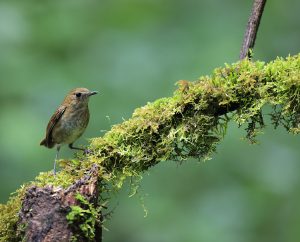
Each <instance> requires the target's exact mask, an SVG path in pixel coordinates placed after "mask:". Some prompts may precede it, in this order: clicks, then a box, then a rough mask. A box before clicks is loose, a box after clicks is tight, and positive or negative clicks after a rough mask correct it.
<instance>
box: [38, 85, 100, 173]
mask: <svg viewBox="0 0 300 242" xmlns="http://www.w3.org/2000/svg"><path fill="white" fill-rule="evenodd" d="M97 93H98V92H96V91H89V90H88V89H86V88H75V89H73V90H72V91H70V92H69V93H68V95H67V96H66V97H65V99H64V101H63V102H62V104H61V105H60V106H59V107H58V109H57V110H56V112H55V113H54V114H53V115H52V117H51V118H50V121H49V123H48V125H47V129H46V137H45V138H44V139H43V140H42V141H41V143H40V145H44V146H46V147H47V148H49V149H51V148H53V147H54V146H55V145H56V150H57V151H56V156H55V161H54V169H53V173H54V175H55V174H56V161H57V159H58V153H59V150H60V147H61V145H63V144H68V145H69V148H70V149H76V150H84V149H82V148H77V147H74V146H73V143H74V142H75V141H76V140H77V139H78V138H79V137H80V136H81V135H82V134H83V132H84V130H85V129H86V127H87V125H88V123H89V118H90V113H89V107H88V102H89V97H90V96H92V95H95V94H97Z"/></svg>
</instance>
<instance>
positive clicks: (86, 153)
mask: <svg viewBox="0 0 300 242" xmlns="http://www.w3.org/2000/svg"><path fill="white" fill-rule="evenodd" d="M92 153H93V152H92V151H91V150H90V149H84V150H83V154H85V155H90V154H92Z"/></svg>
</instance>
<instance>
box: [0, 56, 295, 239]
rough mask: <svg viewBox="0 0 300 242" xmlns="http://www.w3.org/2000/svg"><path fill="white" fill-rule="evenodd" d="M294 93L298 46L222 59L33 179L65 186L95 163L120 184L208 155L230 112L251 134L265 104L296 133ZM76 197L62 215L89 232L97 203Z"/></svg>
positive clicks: (9, 222)
mask: <svg viewBox="0 0 300 242" xmlns="http://www.w3.org/2000/svg"><path fill="white" fill-rule="evenodd" d="M299 95H300V54H298V55H296V56H292V57H290V56H289V57H287V58H286V59H283V58H277V59H276V60H275V61H273V62H270V63H269V64H264V63H263V62H259V61H257V62H251V61H248V60H246V59H245V60H243V61H240V62H237V63H235V64H232V65H226V66H225V67H224V68H218V69H216V70H215V71H214V72H213V75H212V76H211V77H207V76H206V77H200V78H199V80H197V81H195V82H187V81H182V82H180V83H179V88H178V90H176V91H175V93H174V96H173V97H169V98H162V99H158V100H156V101H155V102H153V103H148V104H147V105H146V106H144V107H141V108H138V109H136V110H135V112H134V113H133V115H132V118H130V119H128V120H126V121H124V122H123V123H121V124H118V125H114V126H113V127H112V129H111V130H110V131H109V132H107V133H106V134H105V135H104V136H103V137H98V138H94V139H92V141H91V144H90V147H89V149H90V150H91V151H92V152H91V153H90V154H89V155H88V156H86V157H80V158H79V159H81V160H82V161H81V162H78V161H77V160H73V161H71V162H70V161H68V162H61V165H62V167H63V171H61V172H60V173H59V174H58V175H57V176H55V177H54V176H53V175H52V174H51V173H41V174H40V175H39V176H38V177H37V178H36V180H35V181H34V182H32V184H36V185H39V186H44V185H46V184H47V185H49V184H52V185H54V186H62V187H67V186H68V185H70V184H71V183H72V182H74V181H75V180H76V179H78V178H79V177H81V176H82V175H83V174H84V173H85V172H86V171H87V170H88V169H89V168H90V167H91V166H92V165H93V164H95V163H97V164H98V165H99V167H100V171H99V176H100V177H101V179H102V180H103V182H104V183H106V184H107V183H111V184H112V189H119V188H120V187H122V184H123V182H124V180H125V179H126V178H128V177H131V178H137V179H141V174H142V172H144V171H145V170H147V169H149V167H151V166H154V165H156V164H157V163H159V162H160V161H164V160H177V161H179V162H181V161H183V160H185V159H187V158H188V157H194V158H198V159H202V160H205V159H208V158H210V157H211V154H212V153H213V152H214V151H215V149H216V144H217V143H218V142H219V141H220V140H221V139H222V138H223V137H224V135H225V133H226V130H227V123H228V122H229V121H230V120H234V121H235V122H237V123H238V124H239V125H242V124H247V125H248V127H247V128H246V131H247V135H246V137H247V138H248V139H249V140H250V141H251V142H254V141H255V136H256V134H257V133H259V132H261V129H262V127H263V126H264V120H263V118H262V107H263V106H264V105H266V104H267V105H271V106H272V107H273V112H272V113H271V114H270V116H271V120H272V123H273V125H274V127H275V128H276V127H278V126H279V125H282V126H284V127H285V128H286V129H287V131H288V132H291V133H295V134H296V133H299V132H300V126H299V125H300V119H299V118H300V117H299V113H300V101H299V100H300V99H299ZM105 190H107V189H105ZM133 190H135V189H133ZM107 192H108V193H109V192H110V191H109V190H107ZM23 194H24V189H22V192H21V193H19V194H18V195H17V197H15V198H12V199H11V200H10V201H9V202H8V203H7V204H6V205H1V220H0V234H1V235H2V236H4V238H6V239H8V240H9V238H13V237H14V233H13V231H14V228H15V227H16V221H17V211H18V209H19V208H20V203H21V198H22V196H23ZM77 199H78V200H79V201H80V203H81V205H83V208H82V206H74V207H72V210H71V212H70V214H69V215H68V220H69V221H80V223H79V224H80V226H79V227H80V229H81V231H82V232H83V234H84V236H85V237H86V238H93V236H94V230H93V229H94V225H95V223H96V220H97V219H98V216H99V210H98V209H97V208H93V207H92V206H91V205H90V204H89V203H87V202H86V201H85V200H84V198H82V197H81V196H79V195H78V196H77ZM9 241H11V240H9Z"/></svg>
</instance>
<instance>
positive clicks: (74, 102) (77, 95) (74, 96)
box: [64, 87, 98, 107]
mask: <svg viewBox="0 0 300 242" xmlns="http://www.w3.org/2000/svg"><path fill="white" fill-rule="evenodd" d="M97 93H98V92H96V91H90V90H89V89H87V88H83V87H80V88H75V89H73V90H71V91H70V92H69V93H68V95H67V96H66V97H65V99H64V103H65V104H67V105H71V106H73V107H81V106H85V105H87V104H88V102H89V97H90V96H92V95H95V94H97Z"/></svg>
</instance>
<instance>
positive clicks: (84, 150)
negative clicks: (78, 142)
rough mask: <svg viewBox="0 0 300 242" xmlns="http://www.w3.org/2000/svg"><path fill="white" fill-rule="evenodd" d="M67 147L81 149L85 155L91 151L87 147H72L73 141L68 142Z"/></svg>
mask: <svg viewBox="0 0 300 242" xmlns="http://www.w3.org/2000/svg"><path fill="white" fill-rule="evenodd" d="M69 148H70V149H72V150H82V151H83V153H84V154H85V155H87V154H89V153H91V151H90V150H89V149H83V148H79V147H74V146H73V143H72V144H69Z"/></svg>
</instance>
